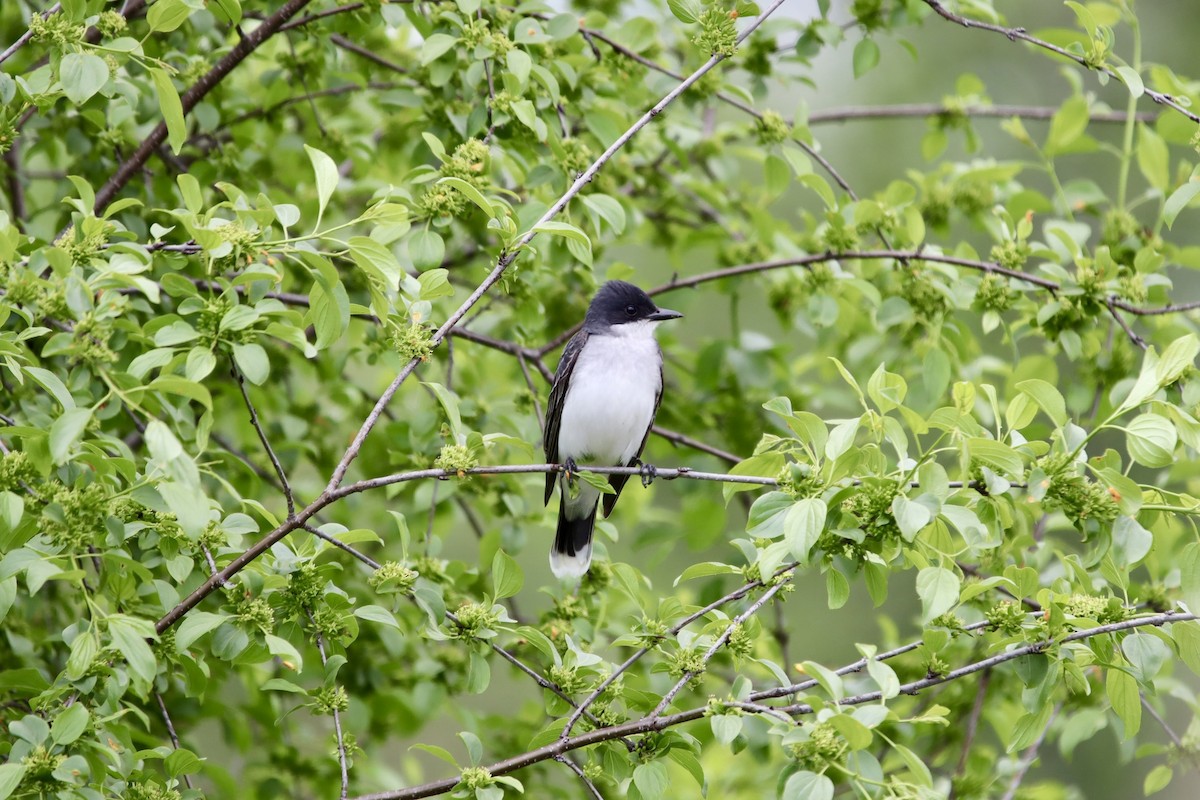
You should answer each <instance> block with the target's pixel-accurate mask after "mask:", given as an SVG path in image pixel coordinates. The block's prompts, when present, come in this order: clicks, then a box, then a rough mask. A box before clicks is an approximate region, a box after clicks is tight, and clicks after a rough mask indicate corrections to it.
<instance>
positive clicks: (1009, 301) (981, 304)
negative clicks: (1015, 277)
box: [972, 273, 1017, 313]
mask: <svg viewBox="0 0 1200 800" xmlns="http://www.w3.org/2000/svg"><path fill="white" fill-rule="evenodd" d="M1016 299H1017V293H1016V292H1014V291H1013V290H1012V289H1011V288H1009V285H1008V278H1005V277H1003V276H1001V275H995V274H991V273H989V274H987V275H984V276H983V280H981V281H980V282H979V288H978V289H976V290H975V299H974V301H973V302H972V306H973V307H974V308H975V309H976V310H978V311H995V312H997V313H1003V312H1005V311H1007V310H1008V309H1010V308H1012V305H1013V303H1014V302H1016Z"/></svg>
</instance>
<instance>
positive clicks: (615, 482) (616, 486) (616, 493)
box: [604, 362, 663, 517]
mask: <svg viewBox="0 0 1200 800" xmlns="http://www.w3.org/2000/svg"><path fill="white" fill-rule="evenodd" d="M662 384H663V376H662V363H661V362H660V363H659V365H658V394H656V395H655V396H654V411H653V412H651V414H650V424H649V425H647V426H646V435H645V436H643V437H642V443H641V444H639V445H638V449H637V452H636V453H634V454H633V458H631V459H629V463H628V464H626V465H625V466H627V467H632V466H633V465H634V464H636V463H637V460H638V458H639V457H640V456H641V455H642V451H643V450H645V449H646V441H647V440H648V439H649V438H650V429H651V428H653V427H654V419H655V417H657V416H658V407H659V406H660V405H662V393H663V390H662ZM628 480H629V476H628V475H609V476H608V485H609V486H611V487H612V488H613V494H606V495H604V516H605V517H607V516H608V515H609V514H611V513H612V510H613V506H615V505H616V504H617V498H619V497H620V496H621V490H622V489H624V488H625V482H626V481H628Z"/></svg>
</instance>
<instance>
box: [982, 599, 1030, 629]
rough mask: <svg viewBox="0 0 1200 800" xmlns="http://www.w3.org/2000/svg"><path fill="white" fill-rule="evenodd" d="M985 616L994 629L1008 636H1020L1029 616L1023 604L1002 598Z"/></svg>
mask: <svg viewBox="0 0 1200 800" xmlns="http://www.w3.org/2000/svg"><path fill="white" fill-rule="evenodd" d="M984 617H985V618H986V619H987V621H988V625H989V626H991V628H992V630H996V631H999V632H1000V633H1003V634H1004V635H1006V636H1019V635H1020V634H1021V633H1022V631H1023V630H1024V628H1025V620H1026V619H1028V618H1029V617H1028V615H1027V614H1026V613H1025V609H1024V608H1023V607H1022V606H1021V604H1020V603H1018V602H1016V601H1013V600H1001V601H1000V602H999V603H996V604H995V605H994V606H992V607H991V608H989V609H988V610H987V611H986V612H985V613H984Z"/></svg>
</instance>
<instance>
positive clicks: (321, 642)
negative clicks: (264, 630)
mask: <svg viewBox="0 0 1200 800" xmlns="http://www.w3.org/2000/svg"><path fill="white" fill-rule="evenodd" d="M305 612H306V613H307V614H308V621H309V622H311V623H312V624H313V633H314V638H315V639H316V642H317V652H318V653H320V654H321V665H322V666H326V665H328V664H329V657H328V656H327V655H326V653H325V636H324V635H323V634H322V633H321V632H320V631H318V630H316V624H317V623H316V620H315V619H313V615H312V611H309V610H307V609H305ZM333 732H334V734H335V735H336V736H337V752H338V766H339V767H341V770H342V793H341V794H340V795H338V797H339V798H340V800H346V797H347V795H349V794H350V768H349V766H348V765H347V760H346V738H345V736H344V735H343V734H342V716H341V712H340V711H338V709H337V706H334V707H333Z"/></svg>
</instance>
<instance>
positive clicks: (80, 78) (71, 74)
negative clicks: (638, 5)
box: [58, 53, 108, 105]
mask: <svg viewBox="0 0 1200 800" xmlns="http://www.w3.org/2000/svg"><path fill="white" fill-rule="evenodd" d="M58 79H59V81H60V82H61V83H62V88H63V94H65V95H66V96H67V99H68V100H70V101H71V102H72V103H75V104H76V105H82V104H83V103H86V102H87V101H88V100H89V99H91V97H92V95H94V94H96V92H98V91H100V90H101V89H102V88H104V84H106V83H108V64H107V63H105V61H104V59H103V58H101V57H100V56H98V55H95V54H94V53H67V54H66V55H65V56H63V57H62V62H61V63H60V65H59V68H58Z"/></svg>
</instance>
